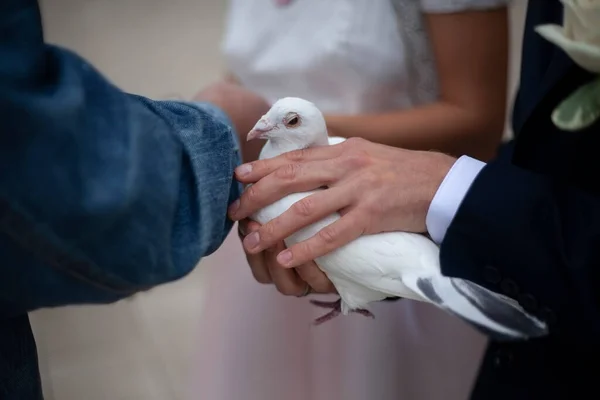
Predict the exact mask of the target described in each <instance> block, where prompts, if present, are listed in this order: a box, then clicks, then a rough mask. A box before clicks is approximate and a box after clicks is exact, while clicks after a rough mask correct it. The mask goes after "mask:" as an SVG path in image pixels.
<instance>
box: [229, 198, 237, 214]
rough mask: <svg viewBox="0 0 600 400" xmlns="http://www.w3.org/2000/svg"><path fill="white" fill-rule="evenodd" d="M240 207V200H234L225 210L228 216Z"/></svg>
mask: <svg viewBox="0 0 600 400" xmlns="http://www.w3.org/2000/svg"><path fill="white" fill-rule="evenodd" d="M238 208H240V201H239V200H236V201H234V202H233V203H231V205H230V206H229V210H228V211H227V212H228V214H229V215H230V216H232V215H234V214H235V212H236V211H237V210H238Z"/></svg>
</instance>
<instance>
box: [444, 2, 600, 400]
mask: <svg viewBox="0 0 600 400" xmlns="http://www.w3.org/2000/svg"><path fill="white" fill-rule="evenodd" d="M548 22H554V23H561V22H562V4H561V3H560V1H559V0H530V1H529V10H528V17H527V25H526V33H525V37H524V47H523V62H522V65H523V66H522V71H521V84H520V91H519V94H518V96H517V99H516V102H515V106H514V110H513V125H514V130H515V132H516V139H515V140H514V141H513V142H512V143H510V144H508V145H507V146H505V147H504V148H503V149H502V150H501V152H500V154H499V156H498V158H497V159H496V160H495V161H493V162H491V163H489V164H488V165H487V166H486V167H485V168H484V170H483V171H482V173H481V174H480V175H479V176H478V177H477V179H476V180H475V182H474V184H473V186H472V187H471V189H470V191H469V193H468V194H467V196H466V198H465V200H464V201H463V203H462V205H461V207H460V209H459V211H458V213H457V215H456V217H455V219H454V220H453V222H452V224H451V226H450V228H449V230H448V232H447V234H446V237H445V239H444V242H443V243H442V246H441V260H442V268H443V271H444V273H445V274H446V275H449V276H457V277H461V278H465V279H469V280H471V281H474V282H477V283H479V284H481V285H483V286H485V287H487V288H489V289H491V290H494V291H496V292H500V293H503V294H505V295H508V296H510V297H512V298H514V299H515V300H517V301H518V302H519V303H520V304H521V305H522V306H523V307H524V308H525V309H527V310H529V311H530V312H532V313H534V314H536V315H538V316H539V317H540V318H541V319H543V320H545V321H547V322H548V324H549V326H550V335H549V336H548V337H545V338H542V339H534V340H530V341H524V342H515V343H500V342H492V343H491V344H490V346H489V348H488V350H487V353H486V355H485V358H484V360H483V364H482V367H481V371H480V375H479V378H478V380H477V383H476V385H475V387H474V389H473V393H472V398H473V399H485V400H494V399H503V400H508V399H510V400H517V399H558V398H561V399H562V398H565V399H566V398H571V397H577V396H578V393H580V391H582V390H588V391H590V392H592V393H595V394H594V395H593V396H592V395H588V396H586V398H587V397H589V396H592V397H598V392H599V391H598V389H597V387H598V386H599V384H598V382H596V381H595V380H594V378H596V377H598V378H600V373H598V372H594V371H599V370H598V368H597V360H598V355H599V354H600V351H599V349H600V345H599V342H600V335H599V334H600V312H599V307H600V301H599V299H600V285H599V283H600V170H597V169H596V168H598V166H597V165H596V164H600V159H599V158H598V157H597V154H599V153H600V124H598V123H596V124H595V125H593V126H591V127H589V128H587V129H585V130H583V131H580V132H563V131H561V130H559V129H558V128H557V127H555V126H554V125H553V123H552V121H551V118H550V115H551V113H552V111H553V109H554V108H555V107H556V106H557V105H558V104H559V102H560V101H561V100H563V99H564V98H565V97H566V96H568V95H569V94H570V93H571V92H572V91H573V90H574V89H576V88H578V87H579V86H581V85H582V84H584V83H586V82H589V81H591V80H592V79H594V76H593V75H591V74H590V73H588V72H586V71H584V70H583V69H581V68H579V67H577V66H576V65H575V64H574V63H572V62H571V61H570V60H569V58H568V57H567V56H566V54H564V53H563V52H562V51H561V50H560V49H559V48H558V47H556V46H554V45H552V44H551V43H549V42H547V41H545V40H544V39H543V38H542V37H541V36H539V35H538V34H537V33H535V32H534V31H533V28H534V27H535V26H536V25H539V24H541V23H548Z"/></svg>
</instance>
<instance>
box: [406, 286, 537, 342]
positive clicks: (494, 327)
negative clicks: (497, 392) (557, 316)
mask: <svg viewBox="0 0 600 400" xmlns="http://www.w3.org/2000/svg"><path fill="white" fill-rule="evenodd" d="M403 281H404V279H403ZM405 283H406V284H407V286H409V287H411V286H413V285H414V286H415V287H411V289H413V290H415V291H417V292H419V293H420V294H421V295H422V296H423V297H424V298H425V299H426V300H427V301H429V302H431V303H433V304H435V305H437V306H438V307H440V308H442V309H445V310H446V311H448V312H450V313H452V314H454V315H456V316H458V317H459V318H461V319H463V320H465V321H467V322H468V323H470V324H471V325H473V326H474V327H475V328H477V329H478V330H480V331H481V332H482V333H484V334H485V335H487V336H489V337H491V338H492V339H495V340H515V339H517V340H518V339H529V338H535V337H540V336H544V335H546V334H547V333H548V328H547V326H546V324H545V323H544V322H542V321H540V320H538V319H537V318H535V317H533V316H531V315H529V314H528V313H527V312H526V311H525V310H523V308H522V307H521V306H520V305H519V304H518V303H517V302H516V301H514V300H512V299H510V298H508V297H506V296H502V295H499V294H497V293H494V292H492V291H489V290H487V289H485V288H484V287H481V286H479V285H477V284H475V283H472V282H469V281H465V280H463V279H456V278H448V277H444V276H441V275H440V276H435V277H429V278H418V277H417V278H416V279H415V280H414V281H413V282H405Z"/></svg>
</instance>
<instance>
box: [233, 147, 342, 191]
mask: <svg viewBox="0 0 600 400" xmlns="http://www.w3.org/2000/svg"><path fill="white" fill-rule="evenodd" d="M343 145H344V143H341V144H338V145H334V146H319V147H312V148H309V149H301V150H294V151H290V152H287V153H284V154H282V155H279V156H277V157H273V158H269V159H266V160H257V161H254V162H250V163H247V164H242V165H240V166H239V167H237V168H236V169H235V177H236V178H237V180H239V181H240V182H242V183H255V182H258V181H259V180H260V179H262V178H264V177H265V176H267V175H270V174H272V173H273V172H275V171H276V170H277V169H279V168H281V167H283V166H285V165H288V164H291V163H305V162H309V161H323V160H330V159H332V158H335V157H338V156H339V155H340V154H341V153H342V151H343V149H344V147H343Z"/></svg>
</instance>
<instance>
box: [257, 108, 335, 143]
mask: <svg viewBox="0 0 600 400" xmlns="http://www.w3.org/2000/svg"><path fill="white" fill-rule="evenodd" d="M247 139H248V140H253V139H268V140H269V141H271V142H273V143H277V144H282V145H285V147H286V148H288V149H302V148H306V147H311V146H322V145H327V143H328V142H327V126H326V124H325V118H323V114H322V113H321V111H319V109H318V108H317V106H315V105H314V104H313V103H311V102H309V101H306V100H303V99H300V98H297V97H286V98H284V99H280V100H278V101H277V102H275V104H273V106H272V107H271V109H270V110H269V111H268V112H267V113H266V114H265V115H263V116H262V118H261V119H260V120H259V121H258V122H257V123H256V125H255V126H254V128H252V130H251V131H250V133H248V136H247Z"/></svg>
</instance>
